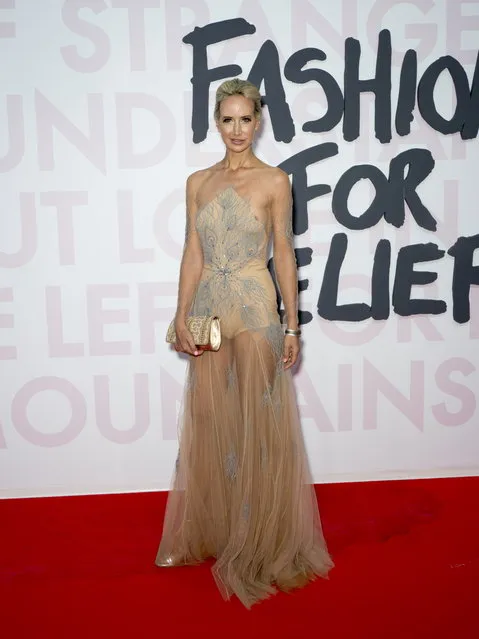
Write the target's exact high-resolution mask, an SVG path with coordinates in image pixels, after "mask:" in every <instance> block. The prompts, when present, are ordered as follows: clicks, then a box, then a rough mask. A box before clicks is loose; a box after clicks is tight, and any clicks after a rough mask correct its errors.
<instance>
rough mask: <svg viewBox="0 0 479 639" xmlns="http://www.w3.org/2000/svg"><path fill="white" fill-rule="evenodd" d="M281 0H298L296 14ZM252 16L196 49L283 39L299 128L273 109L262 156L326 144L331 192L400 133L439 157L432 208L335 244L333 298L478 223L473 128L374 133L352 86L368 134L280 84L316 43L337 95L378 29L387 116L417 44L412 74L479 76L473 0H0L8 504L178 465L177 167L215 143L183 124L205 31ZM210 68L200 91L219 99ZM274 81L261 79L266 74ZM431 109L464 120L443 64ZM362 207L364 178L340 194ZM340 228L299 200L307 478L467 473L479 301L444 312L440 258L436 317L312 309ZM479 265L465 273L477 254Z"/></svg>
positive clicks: (445, 266)
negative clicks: (298, 54)
mask: <svg viewBox="0 0 479 639" xmlns="http://www.w3.org/2000/svg"><path fill="white" fill-rule="evenodd" d="M293 5H294V9H293ZM237 17H242V18H244V19H245V20H247V21H248V22H249V23H251V24H253V25H255V27H256V32H255V33H253V34H251V35H247V36H243V37H241V38H235V39H230V40H228V41H226V42H220V43H218V44H214V45H212V46H209V47H208V64H209V66H210V67H217V66H220V65H224V64H233V63H236V64H239V65H240V66H241V67H242V69H243V73H242V76H243V77H247V75H248V73H249V71H250V69H251V66H252V64H253V62H254V60H255V57H256V55H257V53H258V50H259V49H260V47H261V45H262V44H263V42H265V41H266V40H268V39H271V40H272V41H273V42H274V43H275V44H276V46H277V48H278V50H279V54H280V65H281V66H280V68H281V73H282V82H283V86H284V89H285V92H286V99H287V101H288V104H289V105H290V108H291V112H292V116H293V120H294V122H295V128H296V135H295V137H294V138H293V140H292V141H291V142H290V143H286V142H277V141H276V140H275V139H274V136H273V131H272V126H271V122H270V121H269V119H268V109H267V108H265V119H266V123H265V126H264V130H263V132H262V135H261V139H260V141H259V143H258V147H257V153H258V155H259V156H260V157H261V158H262V159H264V160H265V161H267V162H269V163H271V164H275V165H277V164H279V163H281V162H282V161H284V160H285V159H287V158H289V157H290V156H292V155H293V154H295V153H298V152H299V151H301V150H304V149H307V148H309V147H311V146H313V145H316V144H319V143H322V142H328V141H329V142H336V143H337V144H338V146H339V154H338V155H336V156H335V157H333V158H330V159H328V160H325V161H323V162H319V163H317V164H315V165H312V166H311V167H309V169H308V181H309V182H310V183H311V184H315V183H325V184H329V185H331V186H332V188H333V189H334V185H335V184H336V183H337V182H338V179H339V178H340V176H341V175H342V174H343V173H344V172H345V171H346V170H347V169H348V168H349V167H351V166H353V165H355V164H360V163H368V164H373V165H375V166H377V167H379V168H380V169H381V170H383V171H384V172H385V173H386V175H387V171H388V166H389V162H390V160H391V159H392V158H393V157H394V156H396V155H397V154H398V153H400V152H401V151H404V150H406V149H408V148H413V147H415V148H427V149H429V150H430V151H431V153H432V155H433V157H434V159H435V161H436V164H435V167H434V170H433V172H432V173H431V175H430V176H429V177H428V178H427V179H426V180H425V182H424V183H423V184H421V185H420V187H419V189H418V193H420V196H421V199H422V201H423V202H424V204H425V205H426V206H427V208H428V209H429V211H431V213H432V215H433V216H434V217H435V218H436V219H437V221H438V229H437V232H436V233H431V232H427V231H424V230H422V229H421V228H420V227H419V226H418V225H417V224H415V222H414V220H412V219H411V216H410V215H409V212H408V209H407V208H406V223H405V225H404V226H403V227H402V228H401V229H399V230H398V229H396V228H394V227H393V226H391V225H389V224H386V223H384V222H382V223H380V224H378V225H377V226H375V227H374V228H373V229H371V230H364V231H357V232H355V233H354V234H353V235H348V239H349V247H348V252H347V256H346V259H345V262H344V264H343V268H342V272H341V279H340V292H339V301H340V303H348V302H356V301H363V302H370V280H371V270H372V263H373V255H374V250H375V248H376V244H377V242H378V240H379V239H380V238H389V239H390V241H391V244H392V247H393V254H392V265H391V274H390V281H391V286H392V282H393V279H394V270H395V259H396V256H397V251H398V249H399V248H400V247H402V246H405V245H408V244H411V243H417V242H435V243H437V245H438V246H439V248H440V249H444V250H446V251H447V250H448V249H449V248H450V247H451V246H452V245H453V244H454V243H455V241H456V240H457V238H458V237H459V236H472V235H474V234H476V233H478V232H479V222H478V216H477V199H478V191H477V166H479V152H478V144H477V138H475V139H471V140H462V139H461V137H460V135H459V134H458V133H455V134H453V135H443V134H441V133H438V132H436V131H435V130H434V129H433V128H431V127H430V126H429V125H428V124H427V123H426V122H425V121H424V120H423V119H422V118H421V115H420V113H419V111H418V109H417V107H416V108H415V110H414V116H415V118H414V121H413V123H412V131H411V133H410V135H407V136H404V137H400V136H399V135H398V134H397V133H396V132H395V131H394V127H393V135H392V140H391V142H390V143H389V144H381V143H380V142H379V141H378V140H377V139H376V138H375V136H374V127H373V121H374V120H373V118H374V100H373V98H372V96H371V94H365V95H363V96H362V97H361V130H360V136H359V138H358V139H357V140H355V141H353V142H345V141H344V139H343V137H342V124H341V123H339V124H338V125H337V126H336V127H335V128H334V129H333V130H332V131H331V132H328V133H324V134H318V133H305V132H303V131H302V125H303V123H304V122H305V121H307V120H314V119H315V118H318V117H319V116H320V115H322V114H323V113H324V111H325V101H324V93H323V92H322V90H321V89H320V88H319V87H318V85H317V84H315V83H314V82H310V83H307V84H294V83H293V82H290V81H288V80H286V79H285V77H284V75H283V69H284V64H285V61H286V60H287V59H288V58H289V57H290V55H291V54H292V53H294V52H295V51H297V50H298V49H302V48H304V47H317V48H319V49H322V50H323V51H324V52H325V53H326V56H327V58H326V61H324V62H313V63H310V65H309V66H310V67H316V68H323V69H325V70H327V71H328V72H329V73H330V74H331V75H332V76H334V77H335V78H336V80H337V82H338V84H339V86H340V87H342V86H343V73H344V41H345V39H346V38H347V37H350V36H351V37H354V38H357V39H358V40H359V41H360V43H361V50H362V53H361V63H360V77H363V78H368V77H372V75H374V69H375V64H376V50H377V42H378V33H379V32H380V31H381V29H389V30H390V31H391V37H392V47H393V62H392V78H393V123H394V104H395V101H396V100H397V86H398V78H399V73H400V65H401V62H402V59H403V56H404V52H405V51H406V50H407V49H408V48H413V49H415V50H416V51H417V54H418V78H420V77H421V75H422V74H423V73H424V71H425V70H426V68H427V67H428V66H429V65H430V64H431V63H432V62H433V61H434V60H437V59H438V58H440V57H441V56H444V55H446V54H447V55H450V56H453V57H455V58H456V59H457V60H458V61H459V62H460V63H461V65H462V66H463V68H464V70H465V71H466V74H467V77H468V80H469V84H471V82H472V76H473V72H474V64H475V60H476V55H477V49H478V47H479V2H470V1H458V0H449V1H446V0H436V1H435V2H432V1H430V0H410V1H409V2H394V1H393V0H376V1H375V0H361V1H360V2H359V0H342V1H340V0H338V1H337V2H333V3H331V2H330V1H329V0H315V1H313V0H261V1H256V0H255V1H253V0H244V1H243V2H240V1H239V0H229V1H228V2H222V1H221V0H108V1H106V0H40V1H39V0H0V51H1V56H2V61H3V64H2V73H1V76H2V81H1V89H0V91H1V97H0V171H1V177H0V179H1V192H2V198H1V234H0V278H1V279H0V360H1V361H0V366H1V394H0V495H2V496H6V497H8V496H17V495H20V496H24V495H51V494H73V493H79V492H103V491H107V492H108V491H123V490H125V491H129V490H150V489H166V488H168V485H169V481H170V477H171V473H172V470H173V464H174V459H175V456H176V448H177V440H176V414H177V410H178V405H179V400H180V397H181V392H182V383H183V377H184V361H182V360H180V359H179V358H178V356H176V354H174V353H172V352H171V351H170V350H168V348H167V347H166V345H165V344H164V333H165V331H166V327H167V322H168V320H169V319H170V317H171V316H172V314H173V312H174V307H175V296H176V281H177V274H178V267H179V260H180V256H181V250H182V240H183V232H184V231H183V229H184V200H183V194H184V182H185V179H186V176H187V175H188V173H190V172H192V171H193V170H195V169H197V168H200V167H204V166H206V165H208V164H211V163H213V162H215V161H217V160H219V159H220V158H221V156H222V150H221V145H220V143H219V140H218V137H217V134H216V132H215V129H214V127H212V126H211V118H210V128H209V132H208V136H207V138H206V140H205V141H204V142H202V143H201V144H194V143H193V139H192V129H191V108H192V107H191V104H192V85H191V82H190V78H191V76H192V47H191V46H190V45H188V44H184V43H183V42H182V38H183V37H184V36H185V35H186V34H188V33H190V32H191V31H192V30H193V28H194V27H195V26H203V25H206V24H208V23H213V22H218V21H222V20H226V19H231V18H237ZM217 85H218V82H216V81H215V82H213V83H212V85H211V87H210V89H211V92H210V113H211V99H212V98H213V95H214V90H215V89H216V86H217ZM262 88H263V90H264V86H263V87H262ZM435 100H436V104H437V105H438V110H439V111H440V112H441V113H442V115H443V116H444V117H445V118H449V117H450V116H451V114H452V113H453V111H454V105H455V98H454V92H453V89H452V83H451V79H450V76H448V74H447V73H444V74H442V75H441V77H440V78H439V81H438V83H437V86H436V89H435ZM370 199H371V192H370V189H369V188H368V187H367V181H363V182H361V184H359V185H358V186H357V187H355V189H354V191H353V193H352V194H351V198H350V208H351V210H352V211H355V214H357V215H359V214H360V213H361V212H362V211H364V210H365V208H367V206H368V203H369V201H370ZM342 230H344V229H341V228H340V225H339V224H338V222H337V221H336V219H335V218H334V216H333V215H332V213H331V193H330V194H327V195H324V196H322V197H319V198H317V199H314V200H312V201H311V202H310V203H309V229H308V231H307V232H306V233H304V234H302V235H301V236H299V237H297V238H296V243H297V246H298V247H301V246H303V247H304V246H309V247H311V248H312V249H313V259H312V262H311V264H309V265H307V266H304V267H302V268H301V269H300V276H301V278H307V279H308V280H309V285H308V288H307V290H305V291H304V292H303V293H302V295H301V308H302V309H304V310H309V311H310V312H311V313H312V316H313V319H312V321H311V322H309V323H308V324H306V326H305V327H304V337H305V339H304V358H303V365H302V367H301V370H300V371H299V372H298V374H297V375H296V377H295V380H296V385H297V389H298V397H299V402H300V404H301V411H302V423H303V430H304V436H305V439H306V443H307V449H308V454H309V458H310V461H311V465H312V469H313V474H314V478H315V480H316V481H318V482H324V481H325V482H331V481H343V480H366V479H378V478H397V477H421V476H446V475H450V474H454V475H462V474H477V473H478V470H479V413H478V408H477V406H476V396H477V395H476V393H477V389H478V388H479V376H478V366H479V348H478V342H477V340H478V339H479V296H478V292H477V287H474V286H473V287H471V293H470V299H471V319H470V321H469V322H465V323H462V324H459V323H457V322H455V321H454V319H453V312H452V295H451V290H452V289H451V287H452V272H453V258H452V257H450V256H448V255H447V254H446V256H445V257H444V258H443V259H441V260H438V261H436V262H431V263H429V264H428V263H426V264H424V265H422V266H421V265H420V266H419V267H417V270H421V269H426V270H434V271H436V272H437V273H438V278H437V281H436V282H435V283H434V284H430V285H428V286H425V287H420V286H415V287H413V293H412V296H414V297H417V298H419V297H429V298H435V299H443V300H445V301H446V303H447V311H446V312H445V313H443V314H441V315H436V316H416V317H400V316H399V315H397V314H395V313H394V311H391V314H390V316H389V318H388V319H387V320H380V321H375V320H372V319H367V320H364V321H361V322H358V323H352V322H344V321H332V322H331V321H327V320H324V319H322V318H321V317H319V315H318V313H317V309H316V306H317V300H318V295H319V292H320V289H321V283H322V279H323V273H324V267H325V264H326V258H327V255H328V251H329V245H330V242H331V238H332V237H333V235H334V234H335V233H337V232H341V231H342ZM477 253H479V252H476V256H475V262H474V263H475V264H478V263H479V257H478V255H477Z"/></svg>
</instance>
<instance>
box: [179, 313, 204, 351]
mask: <svg viewBox="0 0 479 639" xmlns="http://www.w3.org/2000/svg"><path fill="white" fill-rule="evenodd" d="M175 333H176V342H175V350H176V351H178V353H186V354H187V355H193V356H194V357H198V355H201V354H202V353H203V351H202V350H201V349H199V348H198V347H197V346H196V345H195V342H194V339H193V335H192V334H191V333H190V331H189V330H188V328H187V326H186V322H183V321H181V320H178V321H177V322H175Z"/></svg>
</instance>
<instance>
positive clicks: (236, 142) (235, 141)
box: [231, 139, 244, 144]
mask: <svg viewBox="0 0 479 639" xmlns="http://www.w3.org/2000/svg"><path fill="white" fill-rule="evenodd" d="M231 142H232V144H244V140H236V139H235V140H231Z"/></svg>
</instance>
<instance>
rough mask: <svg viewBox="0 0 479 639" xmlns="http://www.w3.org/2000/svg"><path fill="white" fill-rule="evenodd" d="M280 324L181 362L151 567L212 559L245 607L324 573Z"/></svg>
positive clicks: (328, 564) (326, 563)
mask: <svg viewBox="0 0 479 639" xmlns="http://www.w3.org/2000/svg"><path fill="white" fill-rule="evenodd" d="M282 343H283V333H282V329H281V326H279V325H277V326H276V325H272V326H269V327H267V328H264V329H259V330H255V331H252V330H243V331H241V332H239V333H237V334H236V335H235V336H234V337H231V338H229V339H228V338H224V341H223V343H222V346H221V349H220V350H219V351H218V352H217V353H210V352H206V353H204V354H203V355H201V356H200V357H198V358H196V359H191V361H190V363H189V366H188V373H187V383H186V386H185V393H184V400H183V407H182V415H181V419H180V432H179V440H180V446H179V454H178V459H177V464H176V471H175V475H174V479H173V486H172V490H171V492H170V494H169V497H168V503H167V509H166V513H165V521H164V528H163V535H162V539H161V543H160V547H159V550H158V554H157V558H156V563H157V564H158V565H182V564H195V563H198V562H201V561H202V560H204V559H206V558H207V557H215V558H216V562H215V564H214V566H213V568H212V571H213V575H214V578H215V580H216V583H217V585H218V587H219V589H220V591H221V594H222V595H223V597H224V598H225V599H228V598H229V597H230V596H231V595H232V594H235V595H237V597H238V598H239V599H240V600H241V601H242V603H243V604H244V605H245V606H247V607H250V606H251V605H252V604H253V603H255V602H256V601H258V600H261V599H264V598H266V597H267V596H269V595H270V594H272V593H274V592H275V591H276V588H279V589H281V590H290V589H292V588H296V587H301V586H303V585H305V584H306V583H307V582H308V581H310V580H312V579H314V578H315V577H316V576H318V575H319V576H323V577H325V576H326V575H327V573H328V571H329V570H330V569H331V568H332V566H333V562H332V560H331V558H330V556H329V554H328V551H327V548H326V544H325V541H324V538H323V534H322V530H321V523H320V517H319V511H318V506H317V502H316V496H315V492H314V487H313V486H312V482H311V477H310V474H309V469H308V463H307V458H306V453H305V450H304V444H303V440H302V433H301V427H300V422H299V417H298V410H297V404H296V398H295V393H294V388H293V383H292V378H291V374H290V372H289V371H286V372H285V371H284V370H283V363H282Z"/></svg>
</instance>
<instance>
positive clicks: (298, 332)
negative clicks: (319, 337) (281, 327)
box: [284, 328, 301, 337]
mask: <svg viewBox="0 0 479 639" xmlns="http://www.w3.org/2000/svg"><path fill="white" fill-rule="evenodd" d="M284 334H285V335H293V336H294V337H299V336H300V335H301V329H299V328H297V329H296V330H295V329H294V328H286V329H285V331H284Z"/></svg>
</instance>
